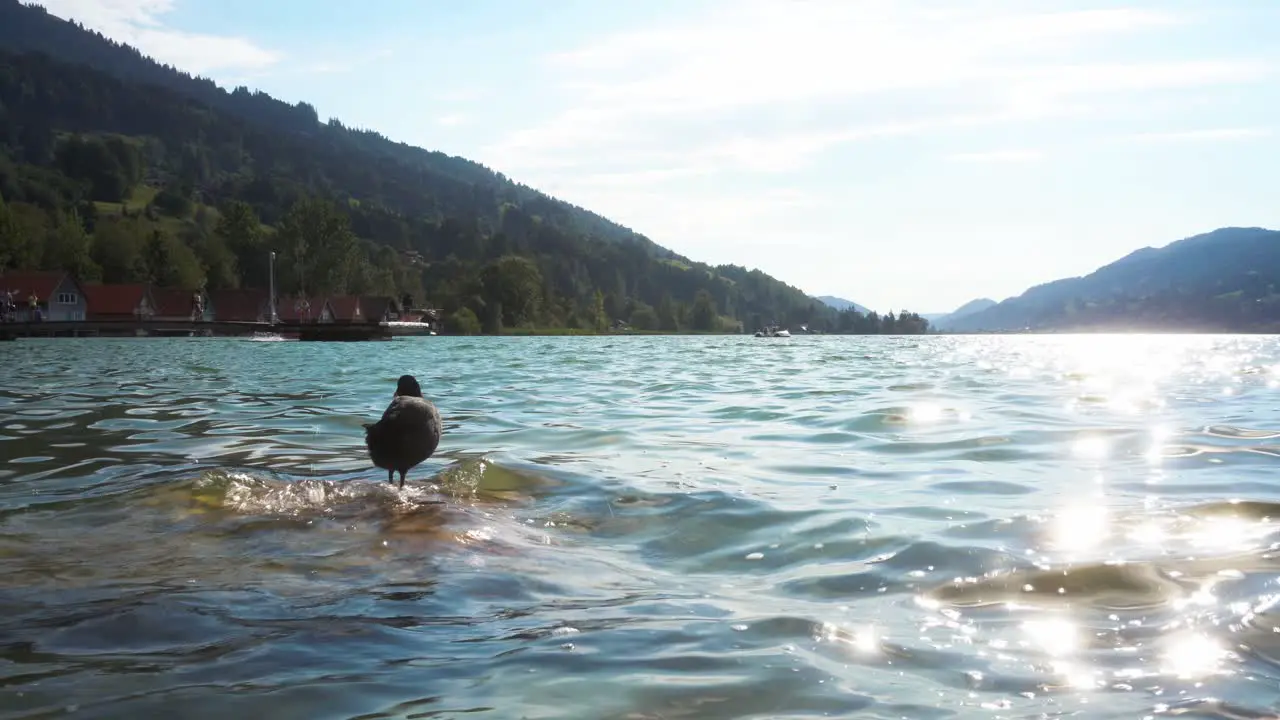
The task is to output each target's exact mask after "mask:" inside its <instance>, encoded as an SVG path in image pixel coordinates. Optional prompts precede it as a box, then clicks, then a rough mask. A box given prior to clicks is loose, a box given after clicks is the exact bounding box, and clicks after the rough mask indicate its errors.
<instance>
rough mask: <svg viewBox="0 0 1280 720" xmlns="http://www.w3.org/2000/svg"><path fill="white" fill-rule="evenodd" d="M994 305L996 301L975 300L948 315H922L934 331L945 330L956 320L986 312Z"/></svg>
mask: <svg viewBox="0 0 1280 720" xmlns="http://www.w3.org/2000/svg"><path fill="white" fill-rule="evenodd" d="M995 304H996V301H995V300H992V299H990V298H978V299H977V300H970V301H969V302H967V303H965V304H963V305H961V306H960V307H958V308H956V309H955V310H952V311H951V312H949V313H930V314H927V315H924V318H925V319H926V320H928V321H929V326H930V327H932V328H934V329H936V330H946V329H947V328H948V327H950V325H951V324H952V323H953V322H955V321H956V320H959V319H960V318H962V317H965V316H966V315H972V314H974V313H976V312H981V311H983V310H986V309H987V308H989V307H992V306H994V305H995Z"/></svg>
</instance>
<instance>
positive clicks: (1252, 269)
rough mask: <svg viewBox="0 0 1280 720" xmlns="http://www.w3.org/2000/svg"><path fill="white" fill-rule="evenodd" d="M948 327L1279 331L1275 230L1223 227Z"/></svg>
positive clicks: (1279, 256) (1036, 290)
mask: <svg viewBox="0 0 1280 720" xmlns="http://www.w3.org/2000/svg"><path fill="white" fill-rule="evenodd" d="M947 325H948V327H947V329H948V330H955V331H978V330H1020V329H1030V330H1075V329H1079V330H1087V329H1117V330H1130V329H1133V330H1184V331H1214V330H1217V331H1249V332H1256V331H1265V332H1276V331H1280V232H1277V231H1274V230H1266V229H1264V228H1220V229H1218V230H1214V231H1212V232H1209V233H1205V234H1203V235H1196V236H1194V237H1189V238H1185V239H1182V240H1178V241H1176V242H1173V243H1170V244H1168V245H1166V246H1164V247H1162V248H1150V247H1147V248H1143V249H1141V250H1137V251H1135V252H1133V253H1130V254H1129V255H1127V256H1125V257H1123V258H1121V259H1119V260H1117V261H1115V262H1113V263H1111V264H1109V265H1106V266H1104V267H1102V268H1099V269H1098V270H1096V271H1094V272H1092V273H1090V274H1088V275H1085V276H1083V277H1075V278H1066V279H1063V280H1055V281H1053V282H1051V283H1046V284H1044V285H1038V286H1036V287H1033V288H1031V289H1029V290H1027V291H1026V292H1024V293H1023V294H1021V295H1019V296H1018V297H1015V298H1009V299H1008V300H1005V301H1004V302H1001V303H999V304H997V305H995V306H993V307H990V308H988V309H986V310H983V311H980V312H976V313H973V314H970V315H967V316H965V317H962V318H958V319H956V320H955V321H954V322H949V323H948V324H947Z"/></svg>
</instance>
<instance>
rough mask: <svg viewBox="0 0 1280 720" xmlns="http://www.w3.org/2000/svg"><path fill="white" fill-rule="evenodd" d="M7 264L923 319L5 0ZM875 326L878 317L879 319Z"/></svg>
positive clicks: (506, 301) (465, 310)
mask: <svg viewBox="0 0 1280 720" xmlns="http://www.w3.org/2000/svg"><path fill="white" fill-rule="evenodd" d="M0 198H3V202H4V205H5V209H3V210H0V214H3V218H2V219H0V269H3V268H5V267H10V268H12V267H24V268H27V267H29V268H34V267H49V268H52V267H65V268H68V269H71V270H74V271H76V272H78V273H80V274H81V275H83V276H85V277H87V278H92V279H102V280H104V281H107V282H128V281H141V280H149V281H152V282H156V283H158V284H161V285H175V286H181V287H193V286H199V285H201V284H203V285H205V286H207V287H209V288H210V289H215V288H225V287H236V286H248V287H265V286H266V285H267V281H268V278H267V260H266V259H267V256H268V252H269V251H271V250H274V251H276V252H277V253H278V260H277V286H278V288H279V289H280V290H281V292H282V293H285V294H289V293H294V292H305V293H309V294H330V293H378V294H392V293H394V294H401V293H409V294H410V295H412V296H413V297H414V298H415V299H417V300H419V301H420V302H425V303H429V304H431V305H432V306H435V307H440V308H443V309H444V310H445V311H446V313H447V314H448V315H449V316H450V317H456V318H457V319H458V321H459V322H460V323H463V324H464V325H467V326H469V325H470V324H471V323H472V322H473V321H477V320H478V321H481V322H483V324H484V325H486V326H487V328H488V329H489V330H496V329H499V328H513V327H582V328H597V329H598V328H604V327H607V326H608V325H610V324H611V323H612V322H613V321H616V320H622V321H626V322H630V323H632V324H633V325H634V326H636V327H637V328H638V329H655V330H656V329H661V330H668V331H674V330H685V329H689V330H701V331H717V330H730V329H737V328H739V327H745V328H746V329H748V330H749V329H754V328H755V327H757V326H760V325H762V324H765V323H771V322H776V323H782V324H788V325H798V324H804V323H807V324H809V325H810V327H811V328H812V329H815V330H824V331H833V332H834V331H840V330H841V329H842V328H843V329H844V330H845V331H863V332H881V331H898V332H901V331H904V330H906V331H919V330H922V329H923V323H922V322H918V317H916V316H913V315H910V314H905V316H904V317H903V318H901V319H899V318H897V317H895V318H892V319H891V320H890V321H889V322H888V324H884V323H881V321H880V319H879V318H877V319H876V322H875V323H868V320H869V318H865V317H859V318H853V317H846V318H843V319H842V318H841V317H840V314H839V313H837V312H836V311H834V310H832V309H830V308H828V307H826V306H825V305H823V304H822V303H820V302H818V301H816V300H814V299H812V298H809V297H808V296H806V295H805V294H804V293H803V292H801V291H800V290H799V289H798V288H795V287H792V286H789V285H786V284H784V283H782V282H780V281H778V280H776V279H774V278H772V277H770V276H769V275H767V274H765V273H763V272H760V271H758V270H751V271H748V270H746V269H745V268H740V267H736V266H721V267H711V266H708V265H706V264H703V263H698V262H695V261H693V260H691V259H689V258H686V257H683V256H681V255H678V254H676V253H674V252H672V251H670V250H668V249H666V248H663V247H661V246H659V245H657V244H655V243H653V242H652V241H650V240H649V239H648V238H646V237H644V236H642V235H640V234H638V233H636V232H634V231H632V230H630V229H628V228H625V227H622V226H620V225H618V224H616V223H613V222H610V221H609V220H607V219H605V218H602V217H600V216H598V215H596V214H594V213H591V212H589V211H587V210H584V209H582V208H578V207H575V206H573V205H570V204H568V203H565V202H561V201H559V200H556V199H554V198H551V197H549V196H547V195H545V194H543V193H541V192H538V191H536V190H534V189H531V188H528V187H526V186H523V185H520V184H519V183H516V182H514V181H512V180H510V179H508V178H506V177H505V176H503V175H502V174H500V173H496V172H493V171H491V170H489V169H488V168H485V167H483V166H481V165H479V164H477V163H473V162H471V161H468V160H465V159H462V158H457V157H450V156H446V155H444V154H442V153H438V152H428V151H426V150H422V149H419V148H414V147H410V146H407V145H404V144H402V143H395V142H392V141H390V140H388V139H386V138H384V137H382V136H381V135H379V134H377V133H375V132H371V131H366V130H356V129H351V128H347V127H344V126H343V125H342V124H341V122H339V121H338V120H330V121H328V122H321V121H320V120H319V118H318V117H317V116H316V112H315V110H314V108H312V107H311V106H309V105H307V104H305V103H299V104H297V105H290V104H287V103H283V102H281V101H278V100H275V99H274V98H271V97H270V96H267V95H265V94H263V93H256V92H250V91H249V90H247V89H246V88H236V89H235V90H233V91H230V92H228V91H226V90H223V89H222V88H219V87H218V86H217V85H215V84H214V83H212V82H210V81H208V80H206V79H203V78H195V77H192V76H190V75H187V74H185V73H183V72H181V71H179V70H176V69H173V68H170V67H167V66H162V65H159V64H158V63H155V62H154V61H152V60H150V59H149V58H147V57H145V56H143V55H141V54H140V53H139V52H137V51H136V50H135V49H133V48H131V47H128V46H124V45H120V44H118V43H114V42H112V41H110V40H107V39H105V38H103V37H102V36H101V35H99V34H97V33H93V32H90V31H87V30H85V29H84V28H82V27H80V26H79V25H77V24H75V23H72V22H67V21H64V20H61V19H59V18H56V17H54V16H51V15H49V14H48V13H46V12H45V11H44V10H43V9H42V8H40V7H38V6H35V5H24V4H22V3H19V2H17V1H16V0H0ZM859 328H860V330H859Z"/></svg>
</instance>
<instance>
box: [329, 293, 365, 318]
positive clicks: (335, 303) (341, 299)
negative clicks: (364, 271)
mask: <svg viewBox="0 0 1280 720" xmlns="http://www.w3.org/2000/svg"><path fill="white" fill-rule="evenodd" d="M329 310H330V312H332V313H333V322H344V323H352V322H364V313H363V312H361V309H360V296H359V295H338V296H336V297H331V298H329Z"/></svg>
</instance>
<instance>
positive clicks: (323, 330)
mask: <svg viewBox="0 0 1280 720" xmlns="http://www.w3.org/2000/svg"><path fill="white" fill-rule="evenodd" d="M255 333H271V334H276V335H280V336H282V337H286V338H297V339H298V340H306V341H340V342H352V341H356V342H359V341H366V340H390V339H392V338H393V337H395V336H396V335H397V334H402V333H397V332H395V331H394V330H393V329H392V328H391V327H388V326H386V325H381V324H378V323H361V322H330V323H317V322H306V323H297V322H293V323H289V322H278V323H275V324H272V323H265V322H236V321H227V320H221V321H213V322H203V321H191V320H72V321H41V322H6V323H0V340H13V339H16V338H20V337H155V336H164V337H173V336H183V335H187V336H219V337H226V336H248V335H253V334H255Z"/></svg>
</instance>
